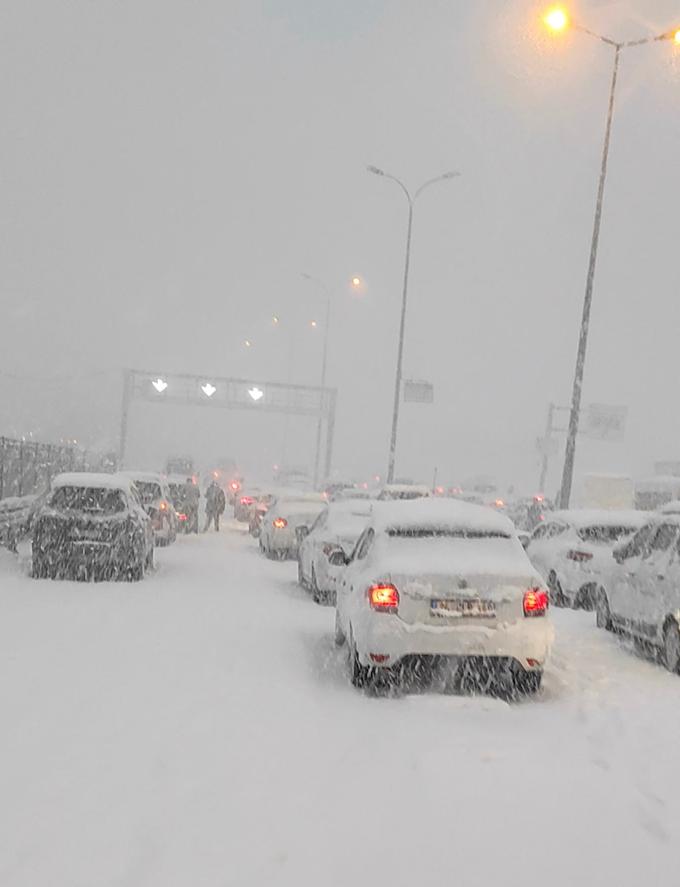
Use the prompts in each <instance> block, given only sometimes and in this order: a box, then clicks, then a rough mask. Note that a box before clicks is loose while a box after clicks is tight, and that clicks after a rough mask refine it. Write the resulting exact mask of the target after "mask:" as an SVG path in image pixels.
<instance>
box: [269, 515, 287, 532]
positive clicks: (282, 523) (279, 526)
mask: <svg viewBox="0 0 680 887" xmlns="http://www.w3.org/2000/svg"><path fill="white" fill-rule="evenodd" d="M272 526H273V527H274V528H275V529H276V530H283V528H284V527H287V526H288V521H287V520H286V519H285V517H275V518H274V521H273V523H272Z"/></svg>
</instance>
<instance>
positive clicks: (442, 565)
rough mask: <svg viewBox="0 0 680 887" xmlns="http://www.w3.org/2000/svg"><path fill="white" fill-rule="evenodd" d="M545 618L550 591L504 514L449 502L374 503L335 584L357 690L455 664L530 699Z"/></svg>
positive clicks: (336, 558) (337, 557)
mask: <svg viewBox="0 0 680 887" xmlns="http://www.w3.org/2000/svg"><path fill="white" fill-rule="evenodd" d="M344 561H345V559H344V558H343V556H342V555H341V554H340V553H337V554H334V555H332V556H331V563H333V564H337V565H342V564H343V563H344ZM547 617H548V592H547V589H546V588H545V586H544V585H543V583H542V581H541V578H540V576H539V575H538V573H537V572H536V571H535V569H534V568H533V567H532V565H531V563H530V562H529V559H528V558H527V556H526V553H525V551H524V549H523V548H522V545H521V544H520V542H519V540H518V538H517V535H516V533H515V530H514V527H513V525H512V524H511V522H510V521H509V520H508V519H507V518H506V517H503V515H500V514H498V513H497V512H495V511H492V510H491V509H487V508H481V507H479V506H475V505H468V504H466V503H462V502H455V501H451V500H447V499H436V498H433V499H422V500H420V501H415V502H393V503H389V504H388V503H385V504H384V505H380V504H376V505H375V507H374V511H373V514H372V516H371V519H370V521H369V523H368V526H367V527H366V529H365V530H364V532H363V533H362V534H361V536H360V537H359V540H358V541H357V544H356V546H355V549H354V551H353V553H352V556H351V558H350V559H349V561H348V562H347V564H346V569H345V571H344V573H343V575H342V577H341V579H340V581H339V582H338V586H337V603H336V626H335V640H336V643H337V644H338V645H342V644H344V643H345V642H347V645H348V650H349V664H350V678H351V681H352V683H353V684H354V685H355V686H371V685H376V684H377V685H378V686H380V685H384V684H388V685H390V684H392V683H394V682H395V681H397V682H398V681H399V679H400V677H401V675H402V674H406V673H408V670H409V668H412V667H413V666H415V667H416V668H417V667H418V666H419V665H420V664H422V665H423V667H426V666H427V665H428V664H430V665H432V664H436V663H437V662H438V661H441V660H445V661H446V662H448V661H450V660H452V663H453V664H454V665H456V666H457V667H458V669H459V670H460V669H461V667H462V669H463V670H464V669H465V668H466V667H467V668H472V669H473V670H476V671H477V672H479V673H481V674H485V673H490V675H491V677H492V679H495V678H499V679H501V681H502V682H504V683H509V684H510V686H511V688H512V690H513V692H517V693H535V692H536V691H538V689H539V688H540V685H541V677H542V674H543V668H544V665H545V663H546V660H547V658H548V654H549V650H550V644H551V641H552V625H551V622H550V620H549V619H548V618H547Z"/></svg>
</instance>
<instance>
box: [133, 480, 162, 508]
mask: <svg viewBox="0 0 680 887" xmlns="http://www.w3.org/2000/svg"><path fill="white" fill-rule="evenodd" d="M135 486H136V487H137V492H138V493H139V498H140V499H141V500H142V502H143V503H144V505H150V504H151V503H152V502H155V501H156V500H157V499H160V498H161V485H160V484H157V483H154V481H140V480H136V481H135Z"/></svg>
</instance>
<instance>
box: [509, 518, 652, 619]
mask: <svg viewBox="0 0 680 887" xmlns="http://www.w3.org/2000/svg"><path fill="white" fill-rule="evenodd" d="M648 519H649V514H648V513H645V512H643V511H633V510H625V511H624V510H621V511H605V510H590V509H571V510H567V511H553V512H551V513H550V514H549V515H548V516H546V519H545V520H544V521H543V523H541V524H540V525H539V526H538V527H536V529H535V530H534V532H533V533H532V535H531V538H530V540H529V542H528V544H527V545H526V550H527V554H528V555H529V558H530V560H531V562H532V564H533V565H534V566H535V567H536V569H537V570H538V572H539V573H540V574H541V576H542V577H543V579H544V580H545V582H546V583H547V585H548V589H549V591H550V600H551V603H553V604H555V606H557V607H573V608H575V609H581V608H582V609H585V610H591V609H593V607H594V604H595V592H596V590H597V588H598V587H599V586H600V584H602V582H603V581H605V577H606V575H607V574H608V572H609V571H610V570H611V565H612V563H613V562H612V551H613V549H614V547H615V546H616V544H617V543H618V542H620V541H621V540H622V539H625V538H626V537H628V536H631V535H632V534H633V533H635V531H636V530H638V529H639V528H640V527H641V526H643V524H645V523H646V522H647V520H648Z"/></svg>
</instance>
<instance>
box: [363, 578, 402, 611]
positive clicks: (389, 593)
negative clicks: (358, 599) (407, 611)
mask: <svg viewBox="0 0 680 887" xmlns="http://www.w3.org/2000/svg"><path fill="white" fill-rule="evenodd" d="M368 602H369V604H370V605H371V607H372V608H373V609H374V610H377V611H378V612H380V613H396V612H397V608H398V606H399V592H398V591H397V589H396V588H395V586H394V585H371V587H370V588H369V589H368Z"/></svg>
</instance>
